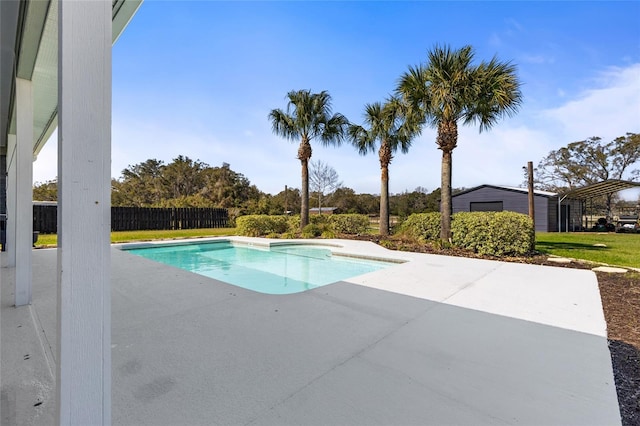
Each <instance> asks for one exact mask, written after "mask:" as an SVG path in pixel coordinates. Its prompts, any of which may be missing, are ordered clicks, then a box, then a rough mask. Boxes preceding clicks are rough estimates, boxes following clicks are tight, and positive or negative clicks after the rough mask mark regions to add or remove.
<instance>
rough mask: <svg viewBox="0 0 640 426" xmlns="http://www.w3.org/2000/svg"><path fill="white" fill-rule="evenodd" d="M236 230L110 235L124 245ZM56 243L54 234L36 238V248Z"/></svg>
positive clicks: (188, 230) (229, 233) (226, 233)
mask: <svg viewBox="0 0 640 426" xmlns="http://www.w3.org/2000/svg"><path fill="white" fill-rule="evenodd" d="M235 233H236V228H212V229H179V230H175V231H118V232H112V233H111V242H112V243H125V242H129V241H150V240H166V239H175V238H193V237H222V236H228V235H235ZM57 243H58V236H57V235H56V234H46V235H44V234H43V235H40V236H38V242H37V243H36V247H54V246H56V244H57Z"/></svg>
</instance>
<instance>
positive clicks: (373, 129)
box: [348, 98, 420, 235]
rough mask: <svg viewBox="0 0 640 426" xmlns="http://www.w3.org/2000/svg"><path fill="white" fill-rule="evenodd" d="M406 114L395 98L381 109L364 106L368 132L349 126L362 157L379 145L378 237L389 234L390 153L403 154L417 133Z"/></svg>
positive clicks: (380, 107)
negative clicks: (399, 151)
mask: <svg viewBox="0 0 640 426" xmlns="http://www.w3.org/2000/svg"><path fill="white" fill-rule="evenodd" d="M405 112H406V108H403V105H402V103H401V102H400V100H399V99H398V98H391V99H389V100H387V102H386V103H385V104H384V105H382V104H380V102H375V103H373V104H367V105H365V113H364V121H365V124H366V125H367V127H368V129H365V128H364V127H362V126H358V125H353V124H352V125H350V126H349V130H348V136H349V139H350V140H351V142H352V143H353V145H354V146H355V147H356V148H357V149H358V152H359V153H360V154H362V155H366V154H367V153H369V152H373V151H375V147H376V142H380V147H379V149H378V157H379V159H380V235H388V234H389V164H391V160H392V159H393V153H394V152H395V151H396V150H397V149H398V148H400V150H401V151H402V152H403V153H405V154H406V153H407V152H408V151H409V146H411V139H413V137H415V136H416V135H417V134H419V132H420V126H419V123H417V122H415V120H412V119H409V118H407V116H406V114H405Z"/></svg>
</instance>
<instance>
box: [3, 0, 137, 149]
mask: <svg viewBox="0 0 640 426" xmlns="http://www.w3.org/2000/svg"><path fill="white" fill-rule="evenodd" d="M141 3H142V0H112V22H113V26H112V40H113V42H114V43H115V41H116V40H117V39H118V37H119V36H120V34H121V33H122V31H123V30H124V28H125V27H126V26H127V24H128V23H129V21H130V20H131V18H132V17H133V15H134V14H135V13H136V11H137V10H138V8H139V7H140V4H141ZM0 29H1V30H0V48H1V50H0V52H1V58H0V59H1V60H0V64H1V67H0V135H2V137H0V154H1V153H4V152H6V149H7V146H6V143H7V141H6V138H5V136H6V135H7V134H14V133H15V113H14V104H15V101H14V96H15V89H14V84H15V78H16V77H17V78H23V79H26V80H31V81H32V84H33V105H34V110H33V122H34V123H33V124H34V128H33V139H34V140H33V153H34V155H37V154H38V153H39V152H40V150H41V149H42V147H43V146H44V144H45V143H46V141H47V140H48V139H49V136H51V133H53V131H54V130H55V128H56V127H57V125H58V115H57V105H58V1H55V0H27V1H15V0H2V1H1V2H0Z"/></svg>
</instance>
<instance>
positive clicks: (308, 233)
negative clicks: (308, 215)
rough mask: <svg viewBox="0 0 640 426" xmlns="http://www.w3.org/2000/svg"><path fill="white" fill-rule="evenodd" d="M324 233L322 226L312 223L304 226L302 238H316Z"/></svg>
mask: <svg viewBox="0 0 640 426" xmlns="http://www.w3.org/2000/svg"><path fill="white" fill-rule="evenodd" d="M321 234H322V228H321V227H320V226H318V225H316V224H315V223H310V224H308V225H307V226H305V227H304V228H302V238H316V237H319V236H320V235H321Z"/></svg>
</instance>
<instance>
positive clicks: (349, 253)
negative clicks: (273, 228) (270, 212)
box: [112, 236, 411, 264]
mask: <svg viewBox="0 0 640 426" xmlns="http://www.w3.org/2000/svg"><path fill="white" fill-rule="evenodd" d="M210 243H231V244H233V245H244V246H248V247H251V246H257V247H265V248H270V247H277V246H313V247H322V248H327V249H329V250H330V251H331V254H332V255H336V256H344V257H353V258H357V259H365V260H374V261H378V262H388V263H395V264H399V263H406V262H410V261H411V259H410V258H408V257H407V256H401V255H400V256H399V255H397V254H395V253H394V252H392V251H391V250H388V249H385V248H383V247H380V248H381V249H383V250H386V251H387V252H388V253H384V254H382V253H381V254H380V255H372V254H369V253H368V252H370V251H371V246H370V245H368V244H367V245H361V244H357V243H362V241H352V240H328V239H327V240H307V239H287V240H275V239H269V238H258V237H236V236H232V237H207V238H197V239H194V238H189V239H179V240H160V241H142V242H133V243H120V244H113V245H112V246H113V247H114V248H116V249H118V250H125V251H126V250H134V249H143V248H151V247H158V246H162V247H170V246H183V245H196V244H210ZM353 243H355V244H353ZM366 243H368V242H366Z"/></svg>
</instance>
